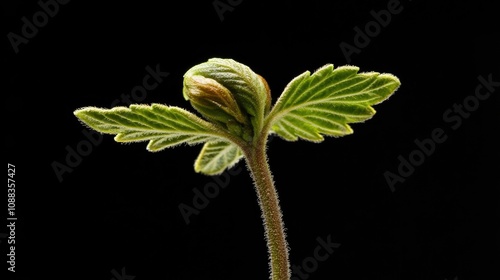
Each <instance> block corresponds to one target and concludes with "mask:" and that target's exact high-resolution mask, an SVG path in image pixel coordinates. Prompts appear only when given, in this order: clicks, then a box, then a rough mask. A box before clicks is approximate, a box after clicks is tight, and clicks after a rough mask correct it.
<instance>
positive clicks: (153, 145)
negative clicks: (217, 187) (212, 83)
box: [74, 104, 225, 152]
mask: <svg viewBox="0 0 500 280" xmlns="http://www.w3.org/2000/svg"><path fill="white" fill-rule="evenodd" d="M74 114H75V116H77V117H78V118H79V119H80V120H81V121H82V122H83V123H84V124H86V125H87V126H89V127H90V128H92V129H94V130H96V131H98V132H101V133H106V134H116V136H115V141H116V142H142V141H149V143H148V146H147V149H148V150H149V151H152V152H156V151H161V150H163V149H165V148H169V147H173V146H176V145H179V144H182V143H186V144H189V145H194V144H199V143H205V142H210V141H221V139H222V140H224V139H225V138H223V137H222V136H221V135H220V134H218V133H217V130H216V129H215V128H214V126H213V125H212V124H210V123H208V122H206V121H204V120H202V119H201V118H199V117H197V116H196V115H194V114H192V113H190V112H188V111H186V110H184V109H181V108H178V107H174V106H165V105H161V104H152V105H151V106H148V105H134V104H133V105H130V107H129V108H127V107H115V108H112V109H103V108H96V107H86V108H82V109H79V110H76V111H75V112H74Z"/></svg>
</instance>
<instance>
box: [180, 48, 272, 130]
mask: <svg viewBox="0 0 500 280" xmlns="http://www.w3.org/2000/svg"><path fill="white" fill-rule="evenodd" d="M183 94H184V97H185V98H186V100H190V102H191V105H192V106H193V107H194V108H195V109H196V110H197V111H198V112H200V113H201V114H202V115H203V116H204V117H205V118H207V119H209V120H212V121H217V122H220V123H222V124H224V125H225V126H226V128H227V129H228V130H230V131H232V132H233V133H236V134H237V135H239V136H243V135H245V137H244V138H245V139H246V140H247V139H248V138H251V137H252V136H253V134H254V133H255V132H256V131H257V132H258V131H260V130H261V129H262V122H263V119H264V116H265V115H266V114H267V113H269V110H270V108H271V94H270V90H269V86H268V85H267V82H266V80H264V78H262V77H261V76H259V75H257V74H256V73H254V72H253V71H252V70H251V69H250V68H249V67H248V66H246V65H243V64H241V63H238V62H236V61H234V60H232V59H220V58H212V59H209V60H208V61H207V62H205V63H201V64H198V65H196V66H194V67H192V68H191V69H189V70H188V71H187V72H186V74H184V89H183ZM236 126H240V127H236ZM240 133H242V134H240Z"/></svg>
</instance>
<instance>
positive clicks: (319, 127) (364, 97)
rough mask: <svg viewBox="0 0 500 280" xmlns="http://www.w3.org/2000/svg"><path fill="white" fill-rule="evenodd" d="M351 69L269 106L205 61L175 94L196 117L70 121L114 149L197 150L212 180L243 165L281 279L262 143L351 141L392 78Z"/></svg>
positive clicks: (318, 76) (326, 73) (154, 111)
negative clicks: (121, 145) (108, 139)
mask: <svg viewBox="0 0 500 280" xmlns="http://www.w3.org/2000/svg"><path fill="white" fill-rule="evenodd" d="M358 70H359V68H358V67H355V66H342V67H339V68H336V69H334V67H333V65H331V64H328V65H325V66H323V67H321V68H320V69H318V70H317V71H315V72H314V73H313V74H312V75H311V73H310V72H309V71H306V72H304V73H302V74H301V75H299V76H297V77H296V78H294V79H293V80H292V81H291V82H290V83H289V84H288V85H287V86H286V88H285V90H284V91H283V93H282V94H281V96H280V97H279V98H278V100H277V101H276V103H275V104H274V105H271V92H270V89H269V86H268V84H267V82H266V80H264V78H262V77H261V76H259V75H257V74H256V73H254V72H253V71H252V70H251V69H250V68H249V67H247V66H246V65H243V64H241V63H238V62H236V61H234V60H232V59H221V58H212V59H209V60H208V61H207V62H205V63H201V64H199V65H196V66H194V67H192V68H191V69H189V70H188V71H187V72H186V74H185V75H184V87H183V95H184V98H185V99H186V100H189V101H190V103H191V105H192V106H193V107H194V109H196V111H198V113H200V114H201V116H202V118H200V117H198V116H197V115H195V114H193V113H190V112H188V111H186V110H184V109H182V108H179V107H175V106H167V105H161V104H151V105H136V104H132V105H130V106H129V107H128V108H127V107H115V108H111V109H102V108H96V107H85V108H81V109H78V110H76V111H75V112H74V114H75V115H76V116H77V117H78V118H79V119H80V120H81V121H82V122H83V123H84V124H85V125H87V126H89V127H90V128H92V129H95V130H96V131H99V132H101V133H107V134H115V135H116V136H115V138H114V139H115V141H117V142H142V141H147V142H148V145H147V150H148V151H151V152H157V151H161V150H163V149H166V148H171V147H174V146H177V145H179V144H183V143H185V144H188V145H195V144H203V148H202V150H201V152H200V154H199V155H198V158H197V159H196V161H195V164H194V170H195V171H196V172H199V173H203V174H206V175H217V174H220V173H222V172H223V171H224V170H226V169H227V168H231V167H232V166H233V165H234V164H236V163H237V162H238V161H240V160H241V159H243V158H244V159H245V161H246V164H247V166H248V168H249V170H250V172H251V176H252V178H253V181H254V184H255V190H256V192H257V197H258V202H259V205H260V209H261V211H262V218H263V222H264V229H265V236H266V241H267V247H268V252H269V259H270V261H269V262H270V264H269V265H270V270H271V277H270V278H271V279H272V280H289V279H290V265H289V260H288V256H289V255H288V245H287V242H286V238H285V233H284V225H283V221H282V213H281V210H280V206H279V201H278V195H277V192H276V189H275V186H274V182H273V178H272V176H271V171H270V169H269V165H268V162H267V154H266V144H267V140H268V136H269V135H270V134H276V135H277V136H279V137H281V138H283V139H284V140H286V141H297V140H299V139H303V140H307V141H312V142H322V141H323V140H324V136H333V137H340V136H345V135H348V134H352V133H353V130H352V129H351V127H350V126H349V124H350V123H357V122H363V121H365V120H368V119H370V118H371V117H373V115H374V114H375V110H374V109H373V108H372V107H371V106H372V105H375V104H378V103H380V102H382V101H384V100H386V99H387V98H389V97H390V96H391V95H392V94H393V93H394V92H395V91H396V89H397V88H398V87H399V85H400V82H399V80H398V78H396V77H395V76H393V75H391V74H379V73H376V72H368V73H358Z"/></svg>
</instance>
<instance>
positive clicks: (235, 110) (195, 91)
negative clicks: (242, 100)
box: [183, 75, 248, 124]
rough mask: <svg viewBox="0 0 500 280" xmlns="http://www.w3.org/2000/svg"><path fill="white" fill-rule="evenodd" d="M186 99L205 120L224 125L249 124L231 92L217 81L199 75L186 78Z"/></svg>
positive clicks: (184, 91) (184, 90) (184, 92)
mask: <svg viewBox="0 0 500 280" xmlns="http://www.w3.org/2000/svg"><path fill="white" fill-rule="evenodd" d="M183 94H184V97H185V98H186V99H188V100H190V101H191V105H192V106H193V107H194V108H195V109H196V110H197V111H198V112H200V114H202V115H203V116H204V117H205V118H207V119H209V120H213V121H219V122H222V123H226V124H227V123H228V122H234V120H236V121H237V122H239V123H241V124H246V123H248V120H247V119H246V118H245V116H244V115H243V114H242V113H241V111H240V108H239V106H238V104H237V103H236V100H235V99H234V97H233V95H232V94H231V92H230V91H229V90H228V89H227V88H225V87H224V86H223V85H221V84H219V83H218V82H217V81H215V80H213V79H210V78H205V77H203V76H199V75H193V76H186V77H185V78H184V89H183Z"/></svg>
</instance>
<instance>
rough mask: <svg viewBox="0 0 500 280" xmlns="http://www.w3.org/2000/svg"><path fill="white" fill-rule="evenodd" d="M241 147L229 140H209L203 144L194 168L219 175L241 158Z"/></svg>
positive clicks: (207, 173)
mask: <svg viewBox="0 0 500 280" xmlns="http://www.w3.org/2000/svg"><path fill="white" fill-rule="evenodd" d="M242 157H243V153H242V152H241V150H240V148H238V147H237V146H236V145H234V144H232V143H229V142H220V141H219V142H208V143H205V145H203V149H202V150H201V152H200V154H199V156H198V158H197V159H196V162H195V164H194V170H195V171H196V172H200V173H203V174H206V175H218V174H220V173H222V172H223V171H224V170H225V169H226V168H231V167H232V166H233V165H235V164H236V163H237V162H238V161H239V160H240V159H241V158H242Z"/></svg>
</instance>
